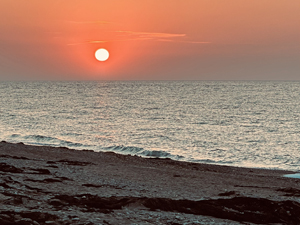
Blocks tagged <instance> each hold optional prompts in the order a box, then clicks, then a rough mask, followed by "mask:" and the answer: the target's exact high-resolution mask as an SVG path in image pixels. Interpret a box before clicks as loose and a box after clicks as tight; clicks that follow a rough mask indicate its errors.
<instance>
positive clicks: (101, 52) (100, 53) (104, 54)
mask: <svg viewBox="0 0 300 225" xmlns="http://www.w3.org/2000/svg"><path fill="white" fill-rule="evenodd" d="M95 57H96V59H97V60H98V61H101V62H104V61H106V60H107V59H108V58H109V52H108V51H107V50H106V49H104V48H99V49H98V50H97V51H96V52H95Z"/></svg>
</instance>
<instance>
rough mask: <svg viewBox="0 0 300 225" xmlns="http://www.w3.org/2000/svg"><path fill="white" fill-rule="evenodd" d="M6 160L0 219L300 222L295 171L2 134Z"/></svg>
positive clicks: (0, 154) (0, 155) (0, 156)
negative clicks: (10, 138) (29, 141)
mask: <svg viewBox="0 0 300 225" xmlns="http://www.w3.org/2000/svg"><path fill="white" fill-rule="evenodd" d="M0 160H1V161H0V162H1V167H0V174H1V178H0V211H1V215H0V222H1V224H5V221H6V222H7V224H9V223H8V222H16V221H21V220H23V221H25V220H28V221H30V220H31V221H32V222H31V223H30V222H28V224H34V221H35V222H37V223H38V224H51V221H52V224H68V223H71V224H132V223H136V224H149V223H150V224H184V223H185V224H197V223H196V221H198V222H199V223H198V224H208V223H209V224H242V223H244V222H248V223H250V224H251V223H254V224H255V223H260V224H264V223H271V222H272V221H273V222H274V223H275V222H277V223H286V224H299V223H300V214H299V210H300V203H299V202H298V199H299V196H300V180H299V179H295V178H288V177H283V175H286V174H295V172H294V171H286V170H272V169H259V168H245V167H232V166H223V165H214V164H202V163H191V162H183V161H175V160H171V159H161V158H142V157H139V156H131V155H121V154H117V153H113V152H94V151H92V150H72V149H68V148H62V147H46V146H30V145H24V144H22V143H17V144H12V143H8V142H4V141H2V142H0ZM16 193H17V194H16ZM99 202H100V203H101V204H100V203H99ZM291 202H292V205H291ZM250 206H251V207H252V209H250V208H251V207H250ZM254 206H257V207H256V208H255V207H254ZM271 206H272V207H273V208H272V207H271ZM249 207H250V208H249ZM274 207H275V208H274ZM274 210H281V211H280V213H278V212H277V213H274V212H273V211H274ZM246 212H247V213H246ZM257 212H260V213H259V216H258V215H257ZM37 213H39V215H40V214H41V213H43V215H44V217H43V218H40V217H39V216H38V214H37ZM14 214H16V215H17V216H14ZM289 214H290V215H289ZM255 215H256V216H255Z"/></svg>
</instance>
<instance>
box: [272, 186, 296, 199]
mask: <svg viewBox="0 0 300 225" xmlns="http://www.w3.org/2000/svg"><path fill="white" fill-rule="evenodd" d="M276 191H281V192H285V193H287V194H285V196H295V197H300V190H299V189H296V188H279V189H277V190H276Z"/></svg>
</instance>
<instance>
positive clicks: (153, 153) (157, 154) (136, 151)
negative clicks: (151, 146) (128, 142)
mask: <svg viewBox="0 0 300 225" xmlns="http://www.w3.org/2000/svg"><path fill="white" fill-rule="evenodd" d="M102 149H103V150H105V151H112V152H116V153H121V154H130V155H138V156H142V157H149V158H170V159H175V160H179V159H183V158H184V157H183V156H180V155H173V154H171V153H169V152H166V151H160V150H145V149H144V148H139V147H134V146H122V145H121V146H110V147H104V148H102Z"/></svg>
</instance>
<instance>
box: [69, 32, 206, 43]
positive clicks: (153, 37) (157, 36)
mask: <svg viewBox="0 0 300 225" xmlns="http://www.w3.org/2000/svg"><path fill="white" fill-rule="evenodd" d="M115 32H116V33H120V34H122V35H118V37H121V38H118V39H111V40H90V41H85V42H79V43H70V44H68V45H80V44H98V43H107V42H116V41H117V42H120V41H145V40H148V41H149V40H150V41H160V42H180V43H190V44H211V42H206V41H183V40H178V38H185V37H187V35H186V34H173V33H155V32H153V33H152V32H137V31H115ZM175 39H176V40H175Z"/></svg>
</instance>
